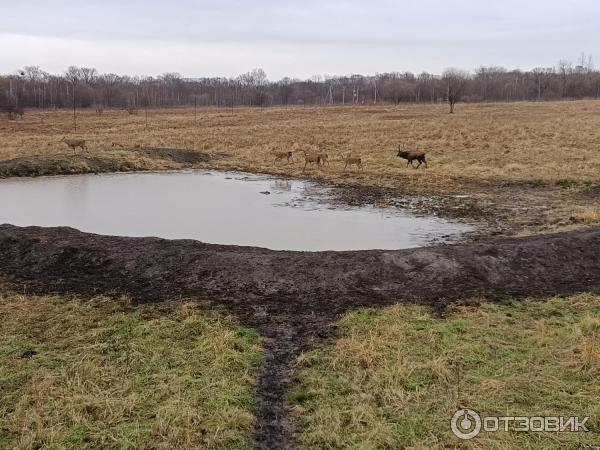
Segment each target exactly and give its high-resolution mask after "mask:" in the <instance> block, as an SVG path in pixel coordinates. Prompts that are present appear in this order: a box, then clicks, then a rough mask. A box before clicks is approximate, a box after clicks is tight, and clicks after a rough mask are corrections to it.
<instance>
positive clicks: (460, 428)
mask: <svg viewBox="0 0 600 450" xmlns="http://www.w3.org/2000/svg"><path fill="white" fill-rule="evenodd" d="M450 427H451V428H452V432H453V433H454V435H455V436H456V437H457V438H459V439H465V440H466V439H473V438H474V437H475V436H477V435H478V434H479V432H480V431H481V417H480V416H479V413H478V412H477V411H473V410H472V409H459V410H458V411H456V412H455V413H454V415H453V416H452V420H451V421H450Z"/></svg>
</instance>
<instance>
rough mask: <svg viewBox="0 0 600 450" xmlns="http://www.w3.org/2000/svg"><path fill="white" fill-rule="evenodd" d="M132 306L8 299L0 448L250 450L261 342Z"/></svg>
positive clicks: (3, 301) (198, 316)
mask: <svg viewBox="0 0 600 450" xmlns="http://www.w3.org/2000/svg"><path fill="white" fill-rule="evenodd" d="M124 302H125V300H123V301H122V302H116V301H115V300H110V299H106V298H101V297H99V298H95V299H93V300H91V301H86V302H84V301H81V300H78V299H76V298H69V297H67V298H65V297H35V296H28V295H19V294H15V293H11V292H9V291H7V290H2V291H0V392H1V393H2V395H1V396H0V448H17V449H31V448H62V449H80V448H89V449H97V448H103V449H109V448H115V449H126V448H132V449H133V448H155V449H172V448H190V449H191V448H211V449H217V448H218V449H224V448H227V449H243V448H248V446H249V445H250V444H249V442H250V435H251V431H252V428H253V425H254V418H253V416H252V411H253V408H254V399H253V396H252V387H253V385H254V379H255V376H256V373H257V368H258V365H259V362H260V359H261V349H260V347H259V341H258V338H257V335H256V333H255V332H254V331H252V330H249V329H246V328H243V327H240V326H239V325H236V323H235V321H233V320H231V319H229V318H226V317H224V316H221V315H218V314H216V313H210V312H206V311H199V310H198V309H197V307H196V306H194V305H193V304H192V303H179V304H159V305H146V306H144V305H138V306H135V307H134V306H133V305H129V304H127V303H126V302H125V303H124Z"/></svg>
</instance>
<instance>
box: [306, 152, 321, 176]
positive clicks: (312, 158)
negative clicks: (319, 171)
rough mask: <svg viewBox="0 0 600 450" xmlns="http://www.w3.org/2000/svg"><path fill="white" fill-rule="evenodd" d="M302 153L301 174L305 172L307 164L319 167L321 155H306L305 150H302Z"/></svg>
mask: <svg viewBox="0 0 600 450" xmlns="http://www.w3.org/2000/svg"><path fill="white" fill-rule="evenodd" d="M302 152H303V153H304V167H303V168H302V172H304V171H305V170H306V166H307V165H308V164H316V165H317V166H319V165H321V155H318V154H311V153H306V151H305V150H302Z"/></svg>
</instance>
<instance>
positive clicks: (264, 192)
mask: <svg viewBox="0 0 600 450" xmlns="http://www.w3.org/2000/svg"><path fill="white" fill-rule="evenodd" d="M260 194H265V195H271V193H270V192H269V191H262V192H260Z"/></svg>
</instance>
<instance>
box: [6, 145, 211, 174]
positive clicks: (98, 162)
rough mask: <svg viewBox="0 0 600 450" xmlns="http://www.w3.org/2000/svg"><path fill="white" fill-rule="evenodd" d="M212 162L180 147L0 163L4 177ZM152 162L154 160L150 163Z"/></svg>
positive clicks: (67, 154) (34, 157) (60, 154)
mask: <svg viewBox="0 0 600 450" xmlns="http://www.w3.org/2000/svg"><path fill="white" fill-rule="evenodd" d="M210 159H211V157H210V156H209V155H208V154H207V153H204V152H201V151H199V150H185V149H176V148H133V149H124V150H117V151H107V152H97V153H80V154H70V153H57V154H54V155H44V156H28V157H22V158H15V159H11V160H7V161H0V178H6V177H37V176H44V175H71V174H82V173H108V172H131V171H143V170H154V169H163V168H164V167H163V165H161V164H160V163H161V162H164V163H166V164H167V167H168V168H188V167H193V166H194V165H195V164H199V163H204V162H207V161H210ZM148 160H151V161H150V164H148ZM154 161H155V162H154Z"/></svg>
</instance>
